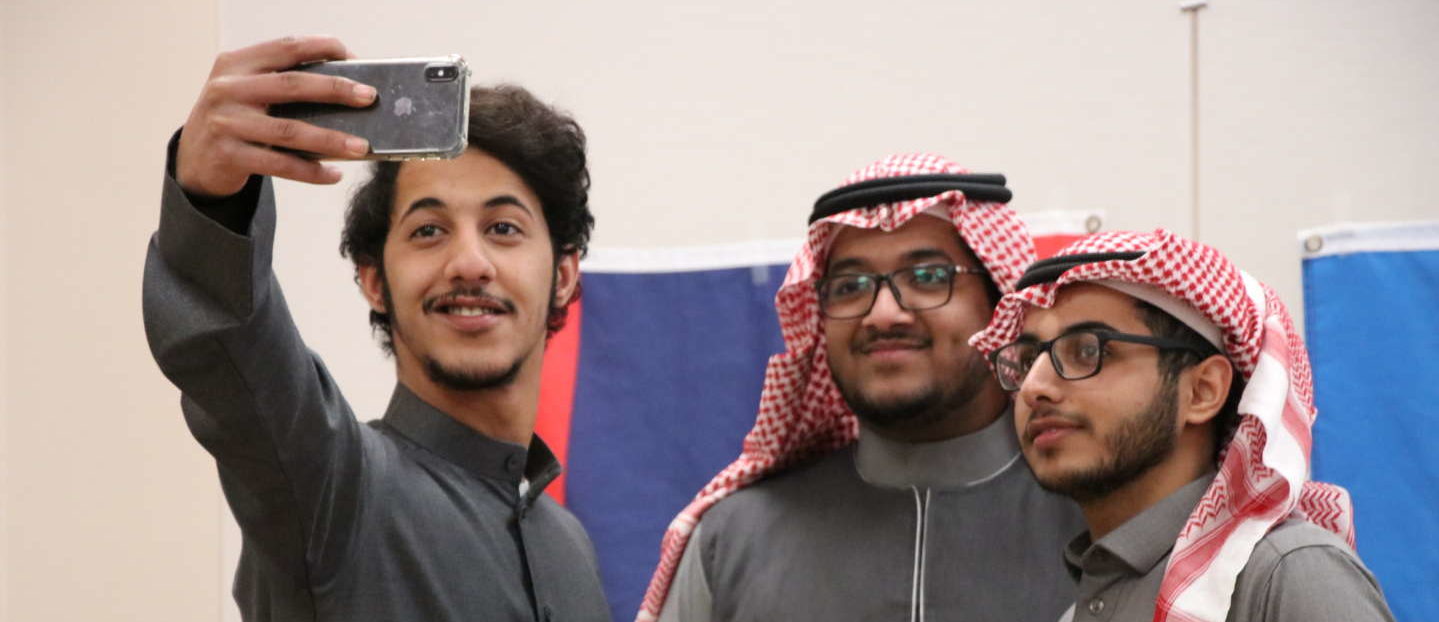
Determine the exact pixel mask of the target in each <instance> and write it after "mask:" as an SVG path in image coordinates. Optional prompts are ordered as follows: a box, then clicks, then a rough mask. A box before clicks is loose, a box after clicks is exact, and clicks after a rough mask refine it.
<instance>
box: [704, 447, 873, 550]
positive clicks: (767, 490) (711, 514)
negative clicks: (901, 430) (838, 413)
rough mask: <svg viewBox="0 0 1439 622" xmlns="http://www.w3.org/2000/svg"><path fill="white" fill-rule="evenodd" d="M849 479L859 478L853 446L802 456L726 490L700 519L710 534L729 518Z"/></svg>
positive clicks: (794, 500)
mask: <svg viewBox="0 0 1439 622" xmlns="http://www.w3.org/2000/svg"><path fill="white" fill-rule="evenodd" d="M851 480H853V481H856V482H857V481H859V475H858V473H856V472H855V470H854V447H853V446H850V447H844V448H841V449H838V450H835V451H832V452H830V453H827V454H824V455H822V456H817V457H815V458H812V459H810V460H806V461H804V462H801V463H799V464H796V465H794V466H791V467H789V468H787V469H785V470H783V471H780V472H779V473H775V474H773V475H770V476H768V477H766V478H764V479H762V480H760V481H758V482H755V483H753V484H750V485H749V486H746V487H744V488H741V489H739V490H737V491H735V492H733V493H730V495H729V496H727V497H725V498H723V499H721V500H719V502H718V503H716V504H715V505H714V506H713V507H711V508H710V509H709V511H707V512H705V515H704V517H703V519H702V521H703V522H704V523H706V524H708V525H711V526H710V527H708V528H707V530H708V531H709V532H710V533H711V534H713V533H716V532H718V531H720V530H721V529H722V527H720V525H722V524H724V523H725V522H726V521H728V520H730V519H731V518H734V517H743V516H748V515H753V514H756V513H761V514H763V513H768V512H772V511H776V510H778V509H779V508H782V507H784V506H787V505H789V504H791V503H798V502H801V500H802V499H804V498H807V497H811V496H814V495H817V494H823V493H824V492H825V491H826V490H827V489H829V488H832V486H827V485H826V484H837V483H843V482H847V481H851Z"/></svg>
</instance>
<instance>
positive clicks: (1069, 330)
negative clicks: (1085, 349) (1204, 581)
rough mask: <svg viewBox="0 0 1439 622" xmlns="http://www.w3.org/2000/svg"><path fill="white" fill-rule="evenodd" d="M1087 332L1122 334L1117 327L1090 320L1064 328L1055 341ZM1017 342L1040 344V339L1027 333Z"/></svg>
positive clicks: (1021, 335)
mask: <svg viewBox="0 0 1439 622" xmlns="http://www.w3.org/2000/svg"><path fill="white" fill-rule="evenodd" d="M1087 330H1108V331H1113V332H1116V333H1117V332H1120V331H1119V329H1117V328H1115V327H1113V326H1110V325H1109V324H1105V323H1104V322H1099V321H1095V320H1090V321H1087V322H1079V323H1077V324H1070V325H1069V326H1066V327H1064V330H1062V331H1059V335H1057V336H1055V339H1058V338H1060V337H1063V336H1065V335H1069V334H1073V333H1077V332H1082V331H1087ZM1015 341H1024V342H1029V343H1039V337H1038V336H1036V335H1035V334H1034V333H1031V332H1025V333H1021V334H1020V335H1019V338H1018V339H1016V340H1015Z"/></svg>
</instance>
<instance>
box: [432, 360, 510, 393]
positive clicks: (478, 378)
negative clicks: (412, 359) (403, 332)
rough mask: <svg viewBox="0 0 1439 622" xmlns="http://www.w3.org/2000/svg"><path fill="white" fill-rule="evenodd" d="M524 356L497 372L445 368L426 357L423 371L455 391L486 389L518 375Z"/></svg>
mask: <svg viewBox="0 0 1439 622" xmlns="http://www.w3.org/2000/svg"><path fill="white" fill-rule="evenodd" d="M525 359H526V357H523V356H522V357H520V358H519V359H518V360H516V361H515V362H514V363H513V364H511V365H510V366H509V368H507V369H505V370H504V371H501V372H498V373H473V372H464V371H457V370H453V369H447V368H446V367H445V366H444V365H442V364H441V363H440V362H439V361H437V360H435V359H433V358H429V357H426V358H425V373H426V374H427V375H429V377H430V380H432V381H434V383H435V384H438V385H440V386H442V387H445V388H447V389H451V390H455V391H486V390H489V389H498V388H501V387H506V386H509V385H510V384H511V383H513V382H514V381H515V378H516V377H518V376H519V375H520V366H521V365H523V364H524V362H525Z"/></svg>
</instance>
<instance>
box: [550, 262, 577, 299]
mask: <svg viewBox="0 0 1439 622" xmlns="http://www.w3.org/2000/svg"><path fill="white" fill-rule="evenodd" d="M579 284H580V255H579V253H565V254H563V255H560V260H559V261H558V262H556V264H555V307H556V308H563V307H564V306H565V305H567V304H569V303H570V298H571V297H573V296H574V295H575V288H577V287H579Z"/></svg>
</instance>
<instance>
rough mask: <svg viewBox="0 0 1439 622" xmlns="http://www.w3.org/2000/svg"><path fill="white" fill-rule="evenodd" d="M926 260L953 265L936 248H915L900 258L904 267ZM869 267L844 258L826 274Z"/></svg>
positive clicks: (854, 259)
mask: <svg viewBox="0 0 1439 622" xmlns="http://www.w3.org/2000/svg"><path fill="white" fill-rule="evenodd" d="M926 259H942V260H944V262H945V263H954V259H953V258H951V257H950V256H949V253H946V252H944V251H942V250H940V249H938V248H917V249H914V250H912V251H909V252H907V253H905V254H904V255H902V256H901V257H900V260H901V261H902V262H903V263H904V264H905V265H915V264H918V263H920V262H921V261H924V260H926ZM867 265H869V262H867V261H865V260H863V259H860V258H858V257H846V258H844V259H841V260H839V261H836V262H834V263H832V264H830V265H829V270H828V272H839V271H840V270H849V269H852V268H860V267H863V266H867Z"/></svg>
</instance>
